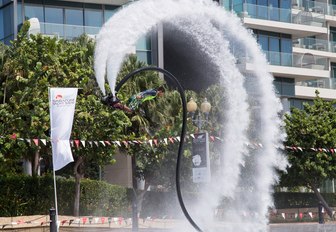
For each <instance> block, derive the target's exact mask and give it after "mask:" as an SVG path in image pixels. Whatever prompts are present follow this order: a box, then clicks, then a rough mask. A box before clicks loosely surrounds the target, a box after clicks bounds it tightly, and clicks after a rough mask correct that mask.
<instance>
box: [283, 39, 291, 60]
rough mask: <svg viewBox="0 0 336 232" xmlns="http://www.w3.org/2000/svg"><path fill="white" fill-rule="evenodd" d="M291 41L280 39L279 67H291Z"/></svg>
mask: <svg viewBox="0 0 336 232" xmlns="http://www.w3.org/2000/svg"><path fill="white" fill-rule="evenodd" d="M292 47H293V45H292V40H290V39H284V38H282V39H281V65H284V66H292Z"/></svg>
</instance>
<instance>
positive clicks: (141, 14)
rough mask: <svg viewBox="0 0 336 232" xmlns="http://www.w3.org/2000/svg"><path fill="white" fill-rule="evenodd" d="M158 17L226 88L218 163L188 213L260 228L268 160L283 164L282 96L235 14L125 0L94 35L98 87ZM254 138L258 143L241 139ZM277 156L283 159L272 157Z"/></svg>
mask: <svg viewBox="0 0 336 232" xmlns="http://www.w3.org/2000/svg"><path fill="white" fill-rule="evenodd" d="M158 24H163V25H165V26H167V27H168V26H169V27H172V28H174V30H176V31H178V32H183V34H184V36H187V37H190V38H193V42H194V43H195V47H194V49H196V50H197V51H198V53H199V54H202V55H204V57H206V58H205V59H206V60H205V61H204V63H205V64H206V65H208V64H209V65H210V66H212V67H215V69H216V70H218V75H219V76H220V78H219V80H220V83H221V84H222V85H223V87H224V90H225V91H224V93H223V94H225V97H226V101H225V103H224V104H225V105H223V106H221V108H222V109H225V122H221V123H223V124H224V125H225V129H224V131H223V133H224V135H225V140H224V142H223V145H222V158H221V166H222V168H221V171H220V172H219V173H218V174H217V176H213V177H212V179H213V180H215V181H213V182H211V183H208V184H207V185H206V186H205V187H204V188H203V189H204V192H203V193H202V194H201V195H202V196H203V197H202V199H201V200H199V204H198V206H199V207H201V208H200V209H201V210H200V209H197V207H194V208H195V210H193V211H192V213H191V216H192V218H193V219H194V220H195V222H196V223H197V224H199V226H200V227H201V228H203V229H204V230H205V231H227V232H233V231H239V232H245V231H246V232H260V231H265V232H266V231H267V222H268V219H267V213H268V209H269V207H271V206H272V202H273V201H272V195H271V189H272V185H273V184H274V183H275V181H276V174H275V171H274V168H275V167H284V166H285V164H286V160H285V159H283V157H282V154H281V153H279V151H278V149H277V148H278V147H281V144H282V140H283V139H284V135H283V132H282V131H281V130H280V128H281V127H280V126H281V125H280V124H281V120H279V116H278V113H279V112H280V110H281V104H280V101H279V99H278V98H277V97H276V95H275V93H274V89H273V88H274V87H273V83H272V81H273V78H272V76H271V75H270V74H269V73H268V71H267V62H266V59H265V57H264V55H263V54H262V52H261V51H260V48H259V46H258V45H257V43H256V41H255V39H254V38H253V36H252V35H251V33H250V32H249V31H248V30H246V29H245V28H244V27H243V26H242V24H241V21H240V20H239V18H238V17H236V16H235V15H233V14H232V13H230V12H227V11H225V10H224V9H223V8H221V7H219V6H217V5H216V4H215V3H214V2H212V1H210V0H199V1H195V0H142V1H136V2H134V3H132V4H130V5H129V6H127V7H125V8H123V9H122V10H120V11H118V12H117V13H116V14H115V15H114V16H113V17H112V18H111V19H110V20H109V21H108V22H107V23H106V24H105V25H104V26H103V28H102V29H101V31H100V33H99V35H98V36H97V45H96V50H95V72H96V78H97V82H98V84H99V86H100V88H101V90H102V92H103V93H104V94H105V88H104V84H105V74H107V80H108V83H109V85H110V87H111V90H112V92H113V91H114V88H115V84H116V76H117V73H118V72H119V69H120V67H121V63H122V61H123V59H124V57H125V56H126V54H127V53H128V51H129V50H130V49H131V48H132V47H134V45H135V44H136V42H137V40H138V39H139V38H140V37H141V36H143V35H145V34H147V33H148V32H150V31H151V30H152V29H154V28H155V27H156V26H157V25H158ZM202 57H203V56H202ZM244 57H245V58H246V57H248V58H249V59H248V60H249V63H251V64H252V66H253V71H252V72H251V73H249V74H246V73H245V72H241V69H240V67H239V65H238V64H237V63H238V62H237V61H238V60H240V59H242V58H244ZM168 71H169V70H168ZM177 78H178V77H177ZM207 78H211V77H210V76H209V77H207ZM256 122H258V123H256ZM251 128H252V129H253V131H254V132H253V133H251V132H250V131H251ZM255 139H256V140H258V143H260V144H262V149H257V150H255V149H249V148H248V146H246V144H248V143H251V140H255ZM279 160H282V162H281V163H280V164H279V163H276V162H278V161H279ZM223 197H226V198H227V199H229V202H230V203H229V204H228V206H227V208H226V209H225V212H224V215H223V220H221V221H220V222H218V221H215V219H214V218H213V217H212V216H209V215H213V213H214V211H215V208H216V207H217V206H218V204H219V202H220V201H221V200H222V199H223ZM189 229H190V228H189ZM189 229H185V228H183V231H188V230H189ZM191 231H192V230H191Z"/></svg>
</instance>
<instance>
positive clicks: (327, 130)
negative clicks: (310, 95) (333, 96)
mask: <svg viewBox="0 0 336 232" xmlns="http://www.w3.org/2000/svg"><path fill="white" fill-rule="evenodd" d="M335 105H336V101H327V100H324V99H322V98H320V97H319V96H318V92H317V93H316V98H315V99H314V102H313V104H308V103H305V104H304V108H303V110H300V109H297V108H292V109H291V113H290V114H286V115H285V127H286V132H287V136H288V137H287V141H286V145H287V146H294V147H301V148H303V149H295V150H292V151H288V153H287V154H288V161H289V164H290V166H289V167H288V168H287V173H285V174H283V176H282V179H281V184H282V185H283V186H288V187H290V186H305V187H307V188H309V189H311V190H312V191H314V193H315V194H316V196H317V197H318V199H319V200H320V201H322V202H323V203H325V207H327V205H326V202H324V199H323V198H322V196H321V195H320V194H319V191H318V189H319V188H320V186H321V184H322V182H323V181H325V180H326V179H328V178H329V179H332V178H335V177H336V156H335V155H334V154H331V153H330V152H326V151H325V150H323V149H315V148H328V149H330V148H334V147H336V108H335Z"/></svg>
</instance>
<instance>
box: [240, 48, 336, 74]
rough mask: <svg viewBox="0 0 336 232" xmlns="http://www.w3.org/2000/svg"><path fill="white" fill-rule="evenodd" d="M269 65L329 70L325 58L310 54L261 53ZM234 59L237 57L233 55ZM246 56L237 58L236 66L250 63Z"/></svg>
mask: <svg viewBox="0 0 336 232" xmlns="http://www.w3.org/2000/svg"><path fill="white" fill-rule="evenodd" d="M263 52H264V54H265V56H266V59H267V61H268V64H269V65H277V66H286V67H297V68H306V69H314V70H329V62H328V59H327V58H326V57H322V56H315V55H313V54H311V53H305V54H293V53H285V52H272V51H263ZM235 57H237V56H236V55H235ZM250 62H251V59H250V57H248V56H246V55H245V56H239V57H237V62H236V63H237V65H245V64H246V63H250Z"/></svg>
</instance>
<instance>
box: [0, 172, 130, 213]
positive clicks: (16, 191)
mask: <svg viewBox="0 0 336 232" xmlns="http://www.w3.org/2000/svg"><path fill="white" fill-rule="evenodd" d="M56 185H57V197H58V210H59V214H61V215H72V210H73V209H72V208H73V201H74V191H75V188H74V186H75V181H74V179H66V178H57V183H56ZM0 186H6V188H0V217H9V216H19V215H34V214H46V215H47V214H49V209H50V208H51V207H54V189H53V178H52V176H44V177H29V176H21V175H16V176H10V177H0ZM80 201H81V209H80V210H81V211H80V214H81V215H92V216H107V215H110V216H123V215H126V214H127V208H128V206H129V202H128V198H127V190H126V189H125V188H123V187H120V186H114V185H110V184H107V183H106V182H100V181H92V180H86V179H84V180H82V183H81V199H80Z"/></svg>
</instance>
